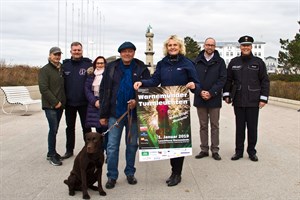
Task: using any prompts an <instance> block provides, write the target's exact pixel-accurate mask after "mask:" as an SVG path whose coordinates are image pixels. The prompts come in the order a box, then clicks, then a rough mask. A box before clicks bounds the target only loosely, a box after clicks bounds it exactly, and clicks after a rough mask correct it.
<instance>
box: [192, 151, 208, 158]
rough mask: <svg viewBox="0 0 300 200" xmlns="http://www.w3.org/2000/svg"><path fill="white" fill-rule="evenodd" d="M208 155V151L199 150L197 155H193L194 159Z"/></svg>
mask: <svg viewBox="0 0 300 200" xmlns="http://www.w3.org/2000/svg"><path fill="white" fill-rule="evenodd" d="M207 156H208V152H204V151H201V152H200V153H199V154H198V155H196V156H195V158H196V159H200V158H204V157H207Z"/></svg>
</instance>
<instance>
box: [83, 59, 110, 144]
mask: <svg viewBox="0 0 300 200" xmlns="http://www.w3.org/2000/svg"><path fill="white" fill-rule="evenodd" d="M105 65H106V60H105V58H104V57H103V56H98V57H97V58H96V59H95V60H94V62H93V66H92V67H89V68H88V69H87V79H86V81H85V96H86V98H87V100H88V108H87V113H86V121H85V127H86V128H96V131H97V132H98V133H103V132H104V131H105V130H106V129H107V127H103V126H101V124H100V122H99V119H100V112H99V108H100V102H99V90H100V83H101V81H102V74H103V72H104V69H105ZM105 144H106V139H105V140H104V149H105Z"/></svg>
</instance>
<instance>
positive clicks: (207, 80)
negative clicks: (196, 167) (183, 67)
mask: <svg viewBox="0 0 300 200" xmlns="http://www.w3.org/2000/svg"><path fill="white" fill-rule="evenodd" d="M215 47H216V41H215V40H214V39H213V38H207V39H206V40H205V42H204V50H202V51H201V52H200V53H199V55H198V57H197V58H196V60H195V63H196V65H195V66H196V70H197V73H198V76H199V79H200V83H201V85H202V91H201V93H200V94H195V96H194V106H195V107H197V113H198V118H199V123H200V141H201V145H200V148H201V152H200V153H199V154H198V155H196V156H195V158H197V159H200V158H203V157H207V156H208V155H209V153H208V151H209V144H208V122H209V121H210V127H211V131H210V132H211V146H210V150H211V152H212V157H213V158H214V159H215V160H221V156H220V155H219V153H218V152H219V118H220V108H221V107H222V89H223V87H224V85H225V82H226V76H227V72H226V65H225V62H224V60H223V58H221V57H220V55H219V52H218V51H217V50H215Z"/></svg>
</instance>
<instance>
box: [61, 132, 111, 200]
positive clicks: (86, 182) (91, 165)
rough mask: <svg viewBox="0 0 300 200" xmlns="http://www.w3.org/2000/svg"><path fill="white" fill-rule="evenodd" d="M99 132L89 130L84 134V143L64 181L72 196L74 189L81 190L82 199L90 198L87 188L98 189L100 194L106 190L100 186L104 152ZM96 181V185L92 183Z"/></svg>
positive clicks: (104, 193)
mask: <svg viewBox="0 0 300 200" xmlns="http://www.w3.org/2000/svg"><path fill="white" fill-rule="evenodd" d="M102 138H103V136H102V135H101V134H100V133H95V132H90V133H86V134H85V145H84V147H83V148H82V150H81V151H80V152H79V154H78V155H77V156H76V158H75V160H74V166H73V169H72V171H71V173H70V176H69V177H68V179H67V180H64V183H65V184H67V185H68V187H69V195H70V196H74V195H75V191H76V190H77V191H82V198H83V199H90V195H89V194H88V192H87V189H88V188H91V189H93V190H98V191H99V194H100V195H101V196H105V195H106V192H105V191H104V190H103V188H102V181H101V180H102V166H103V162H104V154H103V150H102V141H103V140H102ZM96 181H98V187H96V186H93V184H94V183H95V182H96Z"/></svg>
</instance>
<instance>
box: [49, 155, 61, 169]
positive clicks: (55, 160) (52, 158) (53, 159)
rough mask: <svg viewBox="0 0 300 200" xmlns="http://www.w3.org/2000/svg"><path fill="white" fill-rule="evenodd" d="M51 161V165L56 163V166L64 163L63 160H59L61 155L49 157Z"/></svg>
mask: <svg viewBox="0 0 300 200" xmlns="http://www.w3.org/2000/svg"><path fill="white" fill-rule="evenodd" d="M49 162H50V164H51V165H54V166H60V165H62V162H61V161H60V160H59V157H58V156H57V155H54V156H51V157H50V159H49Z"/></svg>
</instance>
